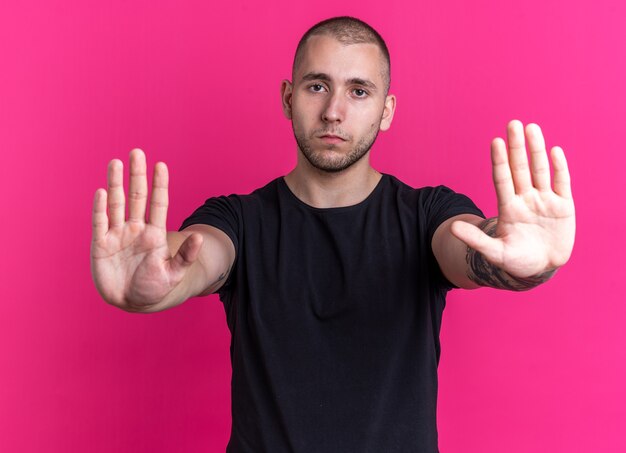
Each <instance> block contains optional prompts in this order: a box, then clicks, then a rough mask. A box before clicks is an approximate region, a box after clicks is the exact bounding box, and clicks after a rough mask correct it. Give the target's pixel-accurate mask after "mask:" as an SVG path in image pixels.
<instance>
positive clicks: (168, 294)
mask: <svg viewBox="0 0 626 453" xmlns="http://www.w3.org/2000/svg"><path fill="white" fill-rule="evenodd" d="M107 184H108V188H107V190H104V189H98V190H97V191H96V195H95V199H94V205H93V236H92V241H91V272H92V275H93V279H94V282H95V284H96V288H97V289H98V291H99V293H100V295H101V296H102V298H103V299H104V300H105V301H107V302H108V303H110V304H112V305H115V306H117V307H119V308H122V309H124V310H127V311H137V312H141V311H153V310H151V308H154V307H156V306H157V305H160V304H161V303H165V304H166V305H169V304H171V303H172V302H171V301H172V299H175V298H180V297H181V295H180V294H175V293H177V292H180V291H177V290H176V288H177V286H178V285H179V284H180V283H181V281H182V280H183V278H184V277H185V275H186V273H187V271H188V270H189V269H190V267H191V265H192V264H193V263H194V261H196V259H197V258H198V255H199V253H200V249H201V248H202V243H203V235H202V234H200V233H198V232H195V233H191V234H189V235H188V236H187V237H186V239H184V241H183V242H182V244H181V245H180V247H179V248H178V250H177V252H176V253H175V254H174V253H173V252H170V248H169V247H168V240H167V231H166V219H167V206H168V193H167V185H168V173H167V166H166V165H165V164H164V163H162V162H159V163H157V164H156V166H155V167H154V177H153V180H152V194H151V198H150V212H149V221H148V222H147V223H146V203H147V200H148V182H147V177H146V157H145V154H144V153H143V151H141V150H139V149H134V150H132V151H131V153H130V190H129V197H128V199H129V200H128V204H129V209H128V213H129V216H128V220H126V219H125V196H124V187H123V164H122V162H121V161H120V160H117V159H115V160H112V161H111V162H110V163H109V168H108V177H107ZM107 208H108V215H107ZM172 255H173V256H172ZM183 300H184V299H183ZM181 301H182V300H181Z"/></svg>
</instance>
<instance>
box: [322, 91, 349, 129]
mask: <svg viewBox="0 0 626 453" xmlns="http://www.w3.org/2000/svg"><path fill="white" fill-rule="evenodd" d="M344 115H345V105H344V101H343V99H342V96H341V95H340V94H339V93H338V92H336V91H335V92H334V93H332V94H331V96H329V97H328V102H327V103H326V105H325V107H324V111H323V112H322V120H323V121H324V122H325V123H336V122H339V123H340V122H342V121H343V118H344Z"/></svg>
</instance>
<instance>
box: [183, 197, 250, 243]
mask: <svg viewBox="0 0 626 453" xmlns="http://www.w3.org/2000/svg"><path fill="white" fill-rule="evenodd" d="M238 205H239V202H238V200H237V198H236V196H234V195H231V196H228V197H225V196H221V197H213V198H209V199H208V200H206V201H205V202H204V204H203V205H202V206H200V207H199V208H198V209H196V210H195V211H194V212H193V214H191V215H190V216H189V217H187V218H186V219H185V221H184V222H183V223H182V225H181V227H180V228H179V229H178V231H182V230H184V229H185V228H187V227H188V226H191V225H197V224H202V225H210V226H213V227H215V228H217V229H219V230H222V231H223V232H224V233H226V235H227V236H228V237H229V238H230V240H231V241H233V245H234V246H235V252H238V251H239V224H240V215H239V213H240V210H239V209H238Z"/></svg>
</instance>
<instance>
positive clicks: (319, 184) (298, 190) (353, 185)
mask: <svg viewBox="0 0 626 453" xmlns="http://www.w3.org/2000/svg"><path fill="white" fill-rule="evenodd" d="M368 157H369V156H367V155H366V156H363V158H362V159H361V160H359V161H358V162H356V163H354V164H353V165H351V166H350V167H348V168H346V169H345V170H343V171H340V172H334V173H333V172H326V171H323V170H319V169H317V168H315V167H313V166H312V165H311V164H310V163H309V161H308V160H306V158H304V157H303V156H301V155H299V156H298V165H297V166H296V168H294V169H293V170H292V171H291V172H290V173H288V174H287V175H285V182H286V183H287V186H288V187H289V189H290V190H291V192H293V194H294V195H295V196H296V197H298V198H299V199H300V201H302V202H304V203H306V204H308V205H309V206H313V207H315V208H341V207H345V206H352V205H355V204H358V203H360V202H362V201H363V200H365V199H366V198H367V197H368V196H369V195H370V194H371V193H372V191H373V190H374V188H375V187H376V185H377V184H378V182H379V181H380V179H381V178H382V175H381V174H380V173H379V172H378V171H376V170H375V169H374V168H372V166H371V165H370V163H369V159H368Z"/></svg>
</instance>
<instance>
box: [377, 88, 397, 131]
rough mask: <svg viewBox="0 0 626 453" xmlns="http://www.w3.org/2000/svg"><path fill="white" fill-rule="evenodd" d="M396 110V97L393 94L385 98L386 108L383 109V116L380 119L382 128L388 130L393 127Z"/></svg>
mask: <svg viewBox="0 0 626 453" xmlns="http://www.w3.org/2000/svg"><path fill="white" fill-rule="evenodd" d="M395 111H396V97H395V96H394V95H393V94H390V95H388V96H387V97H386V98H385V108H384V109H383V117H382V119H381V121H380V130H381V131H386V130H387V129H389V128H390V127H391V121H392V120H393V114H394V112H395Z"/></svg>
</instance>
